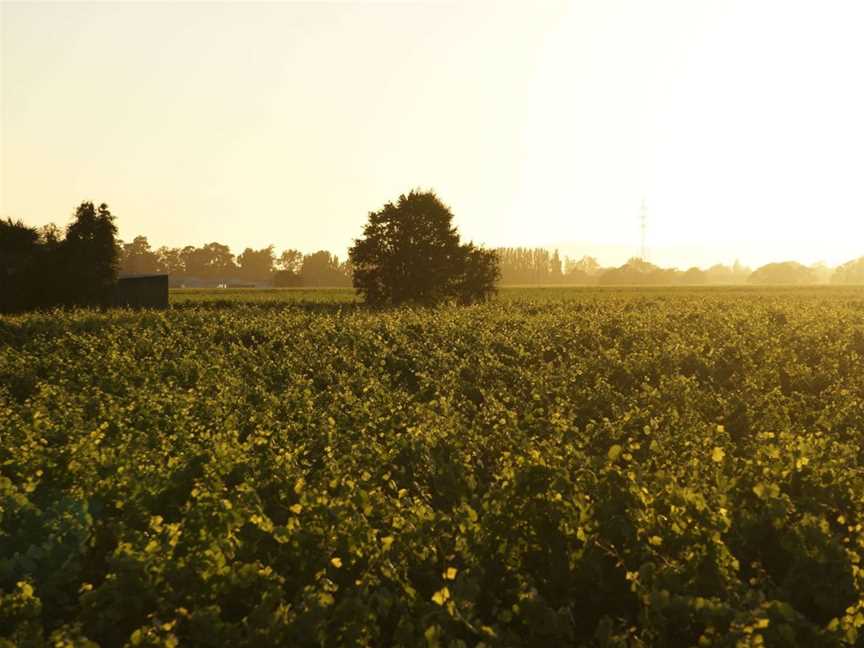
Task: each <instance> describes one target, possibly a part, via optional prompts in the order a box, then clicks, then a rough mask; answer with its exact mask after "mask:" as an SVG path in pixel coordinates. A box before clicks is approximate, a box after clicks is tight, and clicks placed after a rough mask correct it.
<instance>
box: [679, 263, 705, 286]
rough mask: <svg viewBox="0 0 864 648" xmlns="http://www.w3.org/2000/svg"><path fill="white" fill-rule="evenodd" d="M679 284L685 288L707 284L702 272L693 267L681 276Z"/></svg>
mask: <svg viewBox="0 0 864 648" xmlns="http://www.w3.org/2000/svg"><path fill="white" fill-rule="evenodd" d="M681 283H682V284H684V285H685V286H700V285H702V284H706V283H708V275H707V274H706V272H705V271H704V270H700V269H699V268H697V267H696V266H693V267H692V268H688V270H687V272H685V273H684V274H683V275H682V276H681Z"/></svg>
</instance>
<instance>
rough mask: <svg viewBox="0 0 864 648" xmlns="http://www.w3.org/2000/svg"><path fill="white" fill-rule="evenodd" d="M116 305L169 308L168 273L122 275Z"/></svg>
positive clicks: (115, 296)
mask: <svg viewBox="0 0 864 648" xmlns="http://www.w3.org/2000/svg"><path fill="white" fill-rule="evenodd" d="M114 305H115V306H121V307H125V308H168V275H167V274H137V275H120V277H119V278H118V279H117V285H116V286H114Z"/></svg>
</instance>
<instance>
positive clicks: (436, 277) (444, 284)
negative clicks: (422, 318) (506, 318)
mask: <svg viewBox="0 0 864 648" xmlns="http://www.w3.org/2000/svg"><path fill="white" fill-rule="evenodd" d="M452 221H453V214H452V213H451V212H450V209H449V208H448V207H447V206H446V205H444V203H442V202H441V201H440V200H439V199H438V196H436V195H435V193H434V192H431V191H429V192H423V191H416V190H415V191H412V192H411V193H409V194H408V195H407V196H406V195H404V194H403V195H401V196H399V200H398V201H397V202H396V204H393V203H387V204H386V205H384V207H383V208H382V209H381V210H380V211H377V212H371V213H370V214H369V222H368V223H366V225H365V226H364V228H363V238H361V239H357V240H355V241H354V246H353V247H352V248H351V250H350V251H349V252H348V254H349V258H350V260H351V265H352V267H353V278H354V287H355V288H356V289H357V292H358V293H360V294H361V295H363V297H364V299H365V300H366V302H367V303H369V304H372V305H376V306H384V305H395V304H402V303H406V302H409V303H418V304H435V303H437V302H440V301H442V300H445V299H456V300H458V301H460V302H463V303H468V302H473V301H478V300H482V299H485V298H487V297H488V296H489V295H491V294H492V293H493V292H494V290H495V282H496V280H497V279H498V276H499V271H498V260H497V257H496V256H495V254H494V253H493V252H492V251H489V250H484V249H482V248H477V247H475V246H473V245H471V244H467V245H466V244H461V243H460V242H459V232H458V231H457V230H456V228H455V227H454V226H453V224H452Z"/></svg>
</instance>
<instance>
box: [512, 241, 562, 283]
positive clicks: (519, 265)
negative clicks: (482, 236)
mask: <svg viewBox="0 0 864 648" xmlns="http://www.w3.org/2000/svg"><path fill="white" fill-rule="evenodd" d="M495 254H496V256H497V257H498V265H499V268H500V275H501V279H500V282H501V283H502V284H505V285H549V284H559V283H561V282H562V281H564V274H565V273H564V272H562V268H561V266H562V263H561V257H560V256H559V254H558V250H555V251H553V252H552V253H550V252H549V250H546V249H544V248H522V247H517V248H497V249H496V250H495Z"/></svg>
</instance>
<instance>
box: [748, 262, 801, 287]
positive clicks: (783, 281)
mask: <svg viewBox="0 0 864 648" xmlns="http://www.w3.org/2000/svg"><path fill="white" fill-rule="evenodd" d="M747 281H748V282H749V283H751V284H756V285H761V286H766V285H796V286H800V285H806V284H812V283H815V282H816V275H815V273H814V272H813V270H812V269H811V268H808V267H806V266H803V265H801V264H800V263H798V262H797V261H783V262H781V263H768V264H766V265H763V266H762V267H761V268H758V269H757V270H755V271H754V272H753V274H751V275H750V277H749V279H748V280H747Z"/></svg>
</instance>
